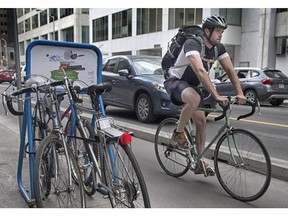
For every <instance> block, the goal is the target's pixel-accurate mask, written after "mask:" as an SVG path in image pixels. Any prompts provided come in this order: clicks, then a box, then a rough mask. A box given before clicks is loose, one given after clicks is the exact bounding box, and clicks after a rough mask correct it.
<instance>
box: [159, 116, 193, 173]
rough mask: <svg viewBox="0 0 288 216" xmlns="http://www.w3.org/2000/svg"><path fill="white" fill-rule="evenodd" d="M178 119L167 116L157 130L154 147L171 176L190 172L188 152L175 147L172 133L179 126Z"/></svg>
mask: <svg viewBox="0 0 288 216" xmlns="http://www.w3.org/2000/svg"><path fill="white" fill-rule="evenodd" d="M177 122H178V119H176V118H167V119H165V120H163V121H162V122H161V123H160V124H159V126H158V128H157V131H156V134H155V140H154V147H155V153H156V157H157V160H158V163H159V164H160V166H161V168H162V169H163V170H164V171H165V172H166V173H167V174H168V175H170V176H173V177H180V176H182V175H184V174H185V173H187V172H188V170H189V165H188V162H187V157H186V152H183V151H181V150H179V149H177V148H175V146H176V145H175V143H173V141H172V134H173V131H174V129H176V127H177Z"/></svg>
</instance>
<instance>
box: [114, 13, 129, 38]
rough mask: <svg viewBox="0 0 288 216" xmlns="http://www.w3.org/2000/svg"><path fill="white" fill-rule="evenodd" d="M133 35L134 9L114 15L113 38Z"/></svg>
mask: <svg viewBox="0 0 288 216" xmlns="http://www.w3.org/2000/svg"><path fill="white" fill-rule="evenodd" d="M131 35H132V9H129V10H125V11H121V12H119V13H115V14H113V15H112V38H113V39H116V38H123V37H129V36H131Z"/></svg>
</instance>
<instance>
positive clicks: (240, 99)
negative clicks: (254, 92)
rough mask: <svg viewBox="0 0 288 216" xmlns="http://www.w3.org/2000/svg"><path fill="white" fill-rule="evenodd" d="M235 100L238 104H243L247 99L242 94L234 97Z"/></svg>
mask: <svg viewBox="0 0 288 216" xmlns="http://www.w3.org/2000/svg"><path fill="white" fill-rule="evenodd" d="M236 98H237V103H238V104H245V103H246V101H247V98H246V97H245V96H244V95H243V94H241V95H240V94H239V95H236Z"/></svg>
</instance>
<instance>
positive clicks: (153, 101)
mask: <svg viewBox="0 0 288 216" xmlns="http://www.w3.org/2000/svg"><path fill="white" fill-rule="evenodd" d="M161 59H162V58H161V57H157V56H133V55H130V56H114V57H110V58H107V59H105V60H104V64H103V73H102V80H103V82H110V83H112V90H111V91H110V92H107V93H105V94H104V95H103V101H104V105H105V106H107V105H112V106H117V107H122V108H127V109H131V110H135V112H136V115H137V118H138V119H139V121H141V122H153V121H154V120H155V118H156V116H158V115H177V114H179V113H180V110H181V107H178V106H175V105H174V104H173V103H172V102H171V101H170V96H169V95H168V94H167V92H166V90H165V89H164V85H163V82H164V76H163V70H162V68H161Z"/></svg>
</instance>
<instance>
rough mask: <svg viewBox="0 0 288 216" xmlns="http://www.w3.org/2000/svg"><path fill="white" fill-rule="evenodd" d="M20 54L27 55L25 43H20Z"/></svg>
mask: <svg viewBox="0 0 288 216" xmlns="http://www.w3.org/2000/svg"><path fill="white" fill-rule="evenodd" d="M19 52H20V55H25V49H24V41H22V42H20V43H19Z"/></svg>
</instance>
